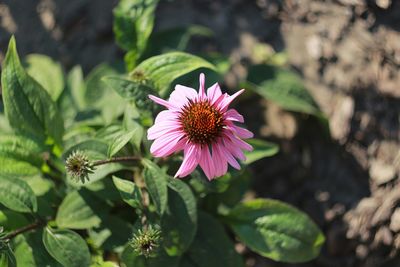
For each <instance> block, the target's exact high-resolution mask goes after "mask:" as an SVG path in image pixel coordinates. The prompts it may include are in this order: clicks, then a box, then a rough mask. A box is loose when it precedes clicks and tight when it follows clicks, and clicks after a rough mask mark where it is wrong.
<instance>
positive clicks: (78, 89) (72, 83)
mask: <svg viewBox="0 0 400 267" xmlns="http://www.w3.org/2000/svg"><path fill="white" fill-rule="evenodd" d="M67 87H68V88H69V90H70V91H71V94H72V97H73V99H74V103H75V104H76V105H77V107H78V109H79V110H82V109H83V108H84V107H85V96H84V92H85V91H86V89H85V81H84V79H83V70H82V68H81V66H75V67H73V68H72V69H71V70H70V72H69V73H68V76H67Z"/></svg>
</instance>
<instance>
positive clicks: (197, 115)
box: [147, 74, 253, 180]
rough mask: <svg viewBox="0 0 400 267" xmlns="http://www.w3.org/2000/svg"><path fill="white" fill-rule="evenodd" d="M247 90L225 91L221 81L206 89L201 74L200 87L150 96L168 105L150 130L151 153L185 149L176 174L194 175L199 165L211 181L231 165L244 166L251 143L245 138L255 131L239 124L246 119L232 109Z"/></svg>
mask: <svg viewBox="0 0 400 267" xmlns="http://www.w3.org/2000/svg"><path fill="white" fill-rule="evenodd" d="M243 91H244V89H242V90H240V91H237V92H236V93H234V94H233V95H228V94H227V93H224V94H223V93H222V91H221V89H220V87H219V85H218V83H215V84H214V85H213V86H211V87H210V88H208V89H207V90H206V88H205V76H204V74H200V88H199V91H198V92H196V90H195V89H193V88H190V87H187V86H183V85H177V86H176V87H175V90H174V91H173V92H172V93H171V95H170V97H169V99H168V100H164V99H161V98H159V97H156V96H154V95H150V96H149V98H150V99H152V100H153V101H154V102H155V103H157V104H159V105H161V106H164V107H166V108H167V109H166V110H163V111H161V112H160V113H159V114H158V115H157V117H156V119H155V122H154V125H153V126H152V127H151V128H149V130H148V131H147V139H148V140H154V142H153V144H152V145H151V147H150V152H151V153H152V154H153V156H154V157H158V158H164V157H167V156H169V155H171V154H173V153H175V152H179V151H182V150H183V161H182V164H181V166H180V167H179V169H178V171H177V172H176V174H175V177H185V176H187V175H189V174H191V173H192V172H193V171H194V170H195V169H196V167H197V166H198V165H200V167H201V168H202V169H203V171H204V173H205V175H206V176H207V178H208V179H209V180H212V179H215V178H217V177H220V176H222V175H224V174H225V173H226V172H227V171H228V164H229V165H231V166H232V167H233V168H235V169H240V164H239V162H238V161H237V159H240V160H245V159H246V157H245V155H244V153H243V151H244V150H245V151H251V150H252V149H253V148H252V146H251V145H249V144H248V143H246V142H245V141H243V139H248V138H252V137H253V133H252V132H250V131H249V130H247V129H245V128H243V127H242V126H241V125H237V123H243V122H244V119H243V116H242V115H241V114H239V112H238V111H236V110H235V109H233V108H229V105H230V104H231V103H232V101H233V100H234V99H235V98H236V97H238V96H239V95H240V94H241V93H243Z"/></svg>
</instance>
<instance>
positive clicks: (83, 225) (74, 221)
mask: <svg viewBox="0 0 400 267" xmlns="http://www.w3.org/2000/svg"><path fill="white" fill-rule="evenodd" d="M99 205H100V204H99V203H96V201H95V200H93V198H92V197H91V196H90V195H88V193H87V192H86V191H84V190H81V191H73V192H71V193H69V194H68V195H67V196H66V197H65V198H64V200H63V201H62V203H61V205H60V207H59V208H58V211H57V216H56V223H57V226H58V227H60V228H71V229H89V228H92V227H98V226H99V225H100V223H101V218H100V217H99V214H98V211H99V210H100V209H101V207H100V206H99Z"/></svg>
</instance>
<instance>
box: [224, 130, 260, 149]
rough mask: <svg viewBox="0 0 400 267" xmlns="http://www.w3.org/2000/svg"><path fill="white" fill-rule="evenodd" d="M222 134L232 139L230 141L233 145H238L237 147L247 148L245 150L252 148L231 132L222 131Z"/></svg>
mask: <svg viewBox="0 0 400 267" xmlns="http://www.w3.org/2000/svg"><path fill="white" fill-rule="evenodd" d="M223 134H224V135H226V136H227V137H228V138H229V139H230V141H232V143H233V145H234V146H235V147H239V148H241V149H244V150H247V151H252V150H253V147H252V146H251V145H249V144H248V143H246V142H245V141H243V140H241V139H239V138H238V137H236V136H234V135H233V134H232V133H231V132H229V131H224V132H223Z"/></svg>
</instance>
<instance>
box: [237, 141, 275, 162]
mask: <svg viewBox="0 0 400 267" xmlns="http://www.w3.org/2000/svg"><path fill="white" fill-rule="evenodd" d="M246 142H247V143H249V144H250V145H251V146H252V147H253V151H245V153H244V154H245V156H246V160H245V162H244V163H245V164H251V163H253V162H255V161H257V160H260V159H263V158H266V157H271V156H273V155H275V154H276V153H278V151H279V146H278V145H277V144H274V143H270V142H267V141H264V140H261V139H248V140H246Z"/></svg>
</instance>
